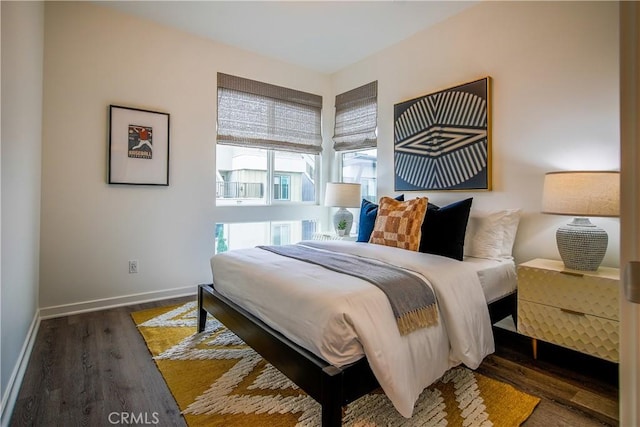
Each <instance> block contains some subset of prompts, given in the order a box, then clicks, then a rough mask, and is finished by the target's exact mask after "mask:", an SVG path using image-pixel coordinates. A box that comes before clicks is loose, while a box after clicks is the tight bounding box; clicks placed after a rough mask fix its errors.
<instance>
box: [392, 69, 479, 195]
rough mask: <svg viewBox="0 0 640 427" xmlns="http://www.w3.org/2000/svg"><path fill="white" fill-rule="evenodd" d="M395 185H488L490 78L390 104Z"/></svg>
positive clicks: (459, 187) (466, 188)
mask: <svg viewBox="0 0 640 427" xmlns="http://www.w3.org/2000/svg"><path fill="white" fill-rule="evenodd" d="M393 132H394V187H395V190H396V191H440V190H454V191H474V190H491V78H490V77H485V78H482V79H479V80H475V81H472V82H469V83H464V84H461V85H458V86H454V87H451V88H448V89H444V90H441V91H438V92H434V93H431V94H428V95H424V96H421V97H418V98H414V99H411V100H408V101H404V102H401V103H398V104H395V105H394V131H393Z"/></svg>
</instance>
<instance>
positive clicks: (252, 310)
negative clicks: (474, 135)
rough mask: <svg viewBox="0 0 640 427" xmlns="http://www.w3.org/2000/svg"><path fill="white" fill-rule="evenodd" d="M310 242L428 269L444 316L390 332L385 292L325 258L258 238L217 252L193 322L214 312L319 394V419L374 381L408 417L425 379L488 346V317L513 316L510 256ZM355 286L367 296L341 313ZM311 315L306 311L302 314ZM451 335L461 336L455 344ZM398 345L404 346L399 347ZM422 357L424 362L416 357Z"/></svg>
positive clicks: (330, 421)
mask: <svg viewBox="0 0 640 427" xmlns="http://www.w3.org/2000/svg"><path fill="white" fill-rule="evenodd" d="M302 244H303V245H304V244H305V242H302ZM310 246H313V247H314V248H315V249H317V250H321V251H331V252H338V253H344V254H346V255H351V256H359V257H370V258H373V259H377V260H382V261H384V262H388V263H391V264H394V265H400V266H402V267H403V268H406V269H409V270H411V271H414V272H417V273H418V274H420V275H425V277H426V278H427V281H428V283H429V284H430V286H433V287H434V290H435V293H436V295H437V297H438V306H439V314H440V315H441V316H442V318H441V321H440V324H439V325H438V326H437V327H429V328H423V329H421V330H420V331H416V332H414V333H411V334H409V335H408V336H405V337H401V336H399V334H398V336H395V335H396V333H395V332H394V331H393V322H390V324H386V323H385V322H384V321H383V320H381V319H385V318H387V319H388V318H389V316H392V313H390V309H389V307H388V302H386V303H385V301H386V300H385V296H384V294H381V292H380V291H379V289H377V288H375V287H371V286H370V285H368V284H366V283H363V281H362V280H361V279H358V278H346V279H345V278H344V277H342V276H340V277H341V278H340V279H339V280H338V279H336V277H337V276H335V275H336V274H338V275H339V274H341V273H336V272H329V273H330V275H329V276H326V275H325V274H327V273H326V272H320V271H319V270H318V269H322V268H323V267H320V266H315V265H309V264H307V263H304V262H303V261H299V260H295V259H291V258H288V257H284V256H281V255H278V254H274V253H270V252H268V251H265V250H264V249H260V248H251V249H246V250H239V251H231V252H228V253H225V254H220V255H217V256H214V257H213V258H212V271H213V283H212V284H206V285H200V287H199V291H198V306H199V312H198V330H199V331H202V330H203V329H204V326H205V321H206V315H207V313H211V314H212V315H213V316H214V317H216V318H217V319H218V320H220V321H221V322H222V323H223V324H225V325H226V326H227V327H228V328H229V329H230V330H231V331H233V332H234V333H236V334H237V335H238V336H239V337H240V338H242V339H243V340H244V341H245V342H246V343H247V344H248V345H250V346H251V347H252V348H254V349H255V350H256V351H257V352H258V353H260V354H261V355H262V356H263V357H264V358H265V359H266V360H267V361H269V362H270V363H271V364H272V365H274V366H275V367H276V368H278V369H279V370H280V371H281V372H283V373H284V374H285V375H286V376H287V377H289V378H290V379H291V380H292V381H293V382H294V383H296V384H297V385H298V386H299V387H300V388H301V389H303V390H304V391H305V392H306V393H307V394H309V395H310V396H311V397H312V398H314V399H315V400H316V401H318V402H319V403H320V404H321V406H322V425H323V426H339V425H341V418H342V407H343V406H344V405H346V404H348V403H350V402H352V401H354V400H356V399H357V398H359V397H361V396H363V395H365V394H367V393H369V392H370V391H372V390H374V389H376V388H378V387H382V388H383V390H384V391H385V393H386V394H387V396H389V398H390V399H391V401H392V402H393V403H394V406H395V407H396V409H398V411H399V412H400V413H401V414H402V415H403V416H405V417H409V416H410V415H411V411H412V409H413V403H414V402H415V398H416V397H417V395H418V394H419V393H420V392H421V391H422V389H424V387H426V386H428V385H429V384H431V383H432V382H434V381H435V380H437V379H439V378H440V377H441V375H442V374H443V373H444V372H445V371H446V370H448V369H449V368H450V367H452V366H455V365H457V364H460V363H464V364H465V365H467V366H469V367H471V368H475V367H477V366H478V365H479V363H480V362H481V361H482V359H483V358H484V357H485V356H486V355H487V354H490V353H491V352H493V350H494V348H493V337H492V335H491V324H492V323H494V322H496V321H497V320H500V319H502V318H504V317H506V316H508V315H512V316H514V320H515V315H514V313H515V311H516V298H515V295H516V294H515V289H516V282H515V277H516V275H515V265H514V262H513V260H512V259H510V258H508V257H507V258H495V259H490V258H474V257H465V259H464V261H462V262H460V261H456V260H452V259H449V258H446V257H442V256H437V255H432V254H425V253H420V252H412V253H408V251H406V250H403V249H398V248H390V247H386V246H379V245H371V244H366V243H355V242H346V241H327V242H313V244H312V245H311V244H310ZM247 265H251V267H250V268H247ZM423 265H429V266H430V267H429V268H435V269H436V270H437V271H439V272H441V273H438V274H439V275H444V276H451V277H448V278H447V279H442V278H439V277H438V274H436V275H434V274H435V273H430V272H429V271H427V270H425V271H423V270H421V269H422V267H423ZM285 273H286V274H285ZM456 281H461V282H469V283H470V286H469V287H466V288H461V289H457V290H456V289H454V288H453V287H452V286H450V284H451V283H454V282H456ZM471 282H473V283H471ZM296 283H297V284H301V283H302V284H304V286H303V288H305V289H306V291H310V292H311V294H310V295H311V296H309V294H304V293H303V291H299V290H296V288H292V286H293V284H296ZM322 287H324V288H322ZM358 293H360V294H359V295H358V298H359V299H358V301H360V299H362V298H364V300H367V301H368V303H370V304H372V305H371V306H369V307H368V308H364V309H362V310H361V311H359V312H357V313H355V314H354V313H350V314H349V315H348V316H345V315H344V311H343V310H344V309H345V308H344V306H345V305H346V306H354V303H353V301H355V300H354V299H353V298H352V297H353V296H354V295H356V294H358ZM447 293H450V294H452V295H453V297H452V298H453V299H454V300H456V301H457V300H470V301H471V306H468V307H467V306H466V305H465V306H458V305H457V304H458V302H455V303H445V302H444V294H447ZM363 295H364V297H363ZM279 301H280V302H282V301H286V304H285V305H284V306H283V305H282V304H279ZM447 304H449V305H448V306H447ZM464 304H466V302H465V303H464ZM358 305H359V304H358ZM325 307H331V309H330V310H329V309H326V308H325ZM352 308H353V307H351V308H349V309H352ZM333 310H336V311H337V313H338V314H335V313H336V311H333ZM358 310H360V309H358ZM385 310H386V311H387V313H385ZM307 315H309V316H311V317H308V318H307V319H306V320H301V319H305V316H307ZM458 318H460V319H461V320H459V319H458ZM318 319H323V320H321V321H319V320H318ZM327 319H329V320H327ZM336 319H337V320H336ZM332 322H333V323H332ZM444 325H446V327H445V326H444ZM392 335H394V338H390V337H391V336H392ZM450 336H457V338H455V340H456V342H457V343H456V344H451V342H452V341H451V339H450ZM327 337H329V338H327ZM380 337H384V338H380ZM405 342H407V344H406V345H405V344H403V343H405ZM385 346H386V347H385ZM403 346H406V349H400V347H403ZM453 347H456V348H453ZM389 349H391V350H389ZM381 354H382V356H381ZM396 359H399V360H400V361H399V362H398V360H396ZM425 360H428V361H429V362H428V363H422V362H423V361H425ZM396 365H397V366H396ZM405 365H406V366H405ZM422 365H427V367H426V368H425V367H423V366H422ZM388 369H389V370H390V371H394V374H393V375H392V374H389V373H388V371H387V370H388ZM395 371H397V372H395ZM398 372H399V374H397V373H398Z"/></svg>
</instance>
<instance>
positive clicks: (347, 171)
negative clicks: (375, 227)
mask: <svg viewBox="0 0 640 427" xmlns="http://www.w3.org/2000/svg"><path fill="white" fill-rule="evenodd" d="M377 153H378V150H377V149H375V148H373V149H369V150H359V151H348V152H343V153H341V154H340V164H341V171H342V174H341V176H342V182H352V183H356V184H360V193H361V195H362V198H363V199H367V200H369V201H370V202H374V203H377V198H376V189H377V181H376V176H377V174H376V165H377Z"/></svg>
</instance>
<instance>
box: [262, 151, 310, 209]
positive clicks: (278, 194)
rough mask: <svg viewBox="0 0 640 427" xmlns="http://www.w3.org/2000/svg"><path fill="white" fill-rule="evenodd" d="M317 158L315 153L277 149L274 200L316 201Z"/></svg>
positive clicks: (275, 153)
mask: <svg viewBox="0 0 640 427" xmlns="http://www.w3.org/2000/svg"><path fill="white" fill-rule="evenodd" d="M317 159H318V156H316V155H313V154H304V153H293V152H287V151H275V152H274V171H273V172H274V189H273V194H274V197H273V198H274V200H278V201H287V202H315V201H316V161H317ZM275 178H278V180H276V179H275ZM276 186H277V187H278V188H277V189H276Z"/></svg>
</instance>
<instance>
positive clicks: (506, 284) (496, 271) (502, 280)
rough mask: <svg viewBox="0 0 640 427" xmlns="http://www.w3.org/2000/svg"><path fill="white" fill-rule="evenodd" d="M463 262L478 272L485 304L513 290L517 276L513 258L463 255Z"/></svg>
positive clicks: (515, 286)
mask: <svg viewBox="0 0 640 427" xmlns="http://www.w3.org/2000/svg"><path fill="white" fill-rule="evenodd" d="M464 263H465V264H467V265H469V266H470V267H471V268H473V269H474V270H475V271H476V272H477V273H478V278H479V279H480V285H481V286H482V291H483V292H484V297H485V299H486V300H487V304H490V303H492V302H494V301H497V300H499V299H500V298H502V297H504V296H506V295H509V294H511V293H513V292H515V290H516V288H517V284H518V276H517V272H516V263H515V262H514V261H513V259H510V258H504V259H487V258H474V257H465V258H464Z"/></svg>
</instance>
